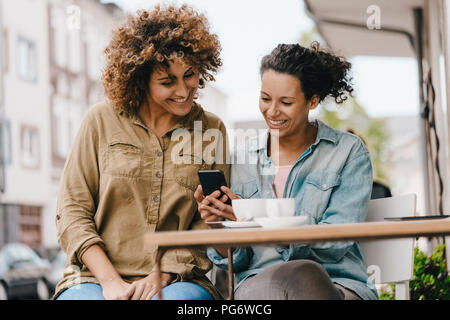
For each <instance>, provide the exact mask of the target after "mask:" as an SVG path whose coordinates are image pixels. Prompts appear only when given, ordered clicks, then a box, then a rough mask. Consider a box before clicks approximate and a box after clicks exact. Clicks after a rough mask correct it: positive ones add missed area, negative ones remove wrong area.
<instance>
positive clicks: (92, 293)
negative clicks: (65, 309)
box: [56, 282, 213, 300]
mask: <svg viewBox="0 0 450 320" xmlns="http://www.w3.org/2000/svg"><path fill="white" fill-rule="evenodd" d="M163 298H164V300H213V297H212V296H211V295H210V294H209V292H208V291H207V290H206V289H205V288H203V287H202V286H200V285H198V284H196V283H193V282H175V283H172V284H171V285H168V286H167V287H164V288H163ZM157 299H158V294H156V295H154V296H153V298H152V300H157ZM56 300H105V298H104V297H103V290H102V287H101V286H100V285H99V284H96V283H87V282H86V283H81V284H78V285H75V286H73V287H70V288H68V289H66V290H64V291H63V292H62V293H61V294H60V295H59V296H58V297H57V298H56Z"/></svg>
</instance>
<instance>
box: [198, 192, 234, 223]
mask: <svg viewBox="0 0 450 320" xmlns="http://www.w3.org/2000/svg"><path fill="white" fill-rule="evenodd" d="M221 189H222V191H223V192H224V193H225V195H224V196H222V198H221V199H220V200H219V199H217V198H218V197H219V196H220V191H218V190H217V191H214V192H213V193H211V194H210V195H209V196H206V197H205V196H204V195H203V189H202V186H201V185H199V186H198V187H197V190H196V191H195V193H194V198H195V200H196V201H197V205H198V211H199V212H200V216H201V217H202V219H203V220H205V221H206V222H215V221H222V220H223V219H224V218H225V219H229V220H232V221H236V217H235V215H234V211H233V207H232V206H231V205H227V204H225V202H226V201H227V200H228V198H229V199H231V200H234V199H239V197H238V196H237V195H236V194H235V193H234V192H233V191H231V189H229V188H227V187H224V186H222V187H221ZM211 204H212V205H211Z"/></svg>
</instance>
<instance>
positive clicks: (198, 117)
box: [117, 102, 208, 132]
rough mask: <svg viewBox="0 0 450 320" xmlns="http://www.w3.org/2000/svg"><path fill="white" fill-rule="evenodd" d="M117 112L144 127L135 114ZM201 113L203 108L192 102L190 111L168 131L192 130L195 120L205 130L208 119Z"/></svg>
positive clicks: (122, 111)
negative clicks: (199, 122)
mask: <svg viewBox="0 0 450 320" xmlns="http://www.w3.org/2000/svg"><path fill="white" fill-rule="evenodd" d="M117 112H118V113H119V115H121V116H126V117H128V118H130V119H131V121H132V122H133V123H134V124H136V125H138V126H141V127H143V128H146V126H145V124H144V123H143V122H142V120H141V119H140V118H139V116H137V115H136V114H131V113H129V112H127V111H124V110H118V111H117ZM203 115H204V111H203V108H202V107H201V106H200V105H199V104H197V103H196V102H194V105H193V106H192V109H191V111H190V112H189V113H188V114H187V115H186V116H185V117H184V118H183V119H181V121H180V122H178V123H177V124H175V126H174V127H173V128H172V129H171V130H169V132H172V131H173V130H176V129H181V128H183V129H187V130H194V128H195V126H194V122H195V121H201V125H202V130H203V131H206V130H207V129H208V121H207V119H206V117H204V116H203Z"/></svg>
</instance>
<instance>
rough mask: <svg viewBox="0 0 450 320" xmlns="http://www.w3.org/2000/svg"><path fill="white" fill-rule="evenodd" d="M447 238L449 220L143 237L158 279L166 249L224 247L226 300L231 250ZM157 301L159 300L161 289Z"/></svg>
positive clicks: (230, 290)
mask: <svg viewBox="0 0 450 320" xmlns="http://www.w3.org/2000/svg"><path fill="white" fill-rule="evenodd" d="M448 235H450V218H444V219H437V220H420V221H393V222H364V223H352V224H328V225H325V224H322V225H307V226H301V227H296V228H288V229H263V228H246V229H240V228H239V229H238V228H236V229H210V230H199V231H175V232H154V233H148V234H147V235H146V236H145V241H146V243H147V244H152V245H157V246H158V253H157V257H156V272H157V273H158V274H159V275H160V262H161V256H162V254H163V253H164V251H165V250H167V249H173V248H187V247H228V275H229V292H230V299H231V300H232V299H233V298H234V296H233V291H234V287H233V269H232V268H233V261H232V254H231V252H232V251H231V248H232V247H245V246H253V245H281V244H291V243H292V244H312V243H317V242H330V241H364V240H379V239H393V238H410V237H436V236H448ZM158 297H159V299H162V292H161V285H160V286H159V289H158Z"/></svg>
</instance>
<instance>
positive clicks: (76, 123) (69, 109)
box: [53, 96, 83, 159]
mask: <svg viewBox="0 0 450 320" xmlns="http://www.w3.org/2000/svg"><path fill="white" fill-rule="evenodd" d="M82 116H83V114H82V108H81V104H79V103H77V102H75V101H71V100H68V99H65V98H63V97H61V96H56V97H55V100H54V107H53V128H54V131H55V133H54V139H55V140H54V141H53V143H54V154H55V155H56V156H57V157H59V158H63V159H65V158H66V157H67V155H68V153H69V150H70V147H71V145H72V142H73V141H74V139H75V136H76V134H77V133H78V130H79V128H80V125H81V121H82Z"/></svg>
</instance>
